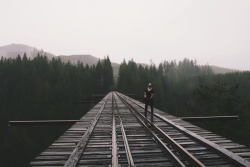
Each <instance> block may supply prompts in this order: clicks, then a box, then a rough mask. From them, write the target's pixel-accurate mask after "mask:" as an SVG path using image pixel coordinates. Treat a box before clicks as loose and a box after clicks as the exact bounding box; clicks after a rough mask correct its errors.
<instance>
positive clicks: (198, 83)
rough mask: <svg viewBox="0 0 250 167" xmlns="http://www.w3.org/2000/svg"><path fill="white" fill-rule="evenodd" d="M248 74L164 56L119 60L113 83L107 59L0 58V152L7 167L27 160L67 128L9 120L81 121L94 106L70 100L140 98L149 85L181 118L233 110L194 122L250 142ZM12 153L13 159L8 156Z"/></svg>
mask: <svg viewBox="0 0 250 167" xmlns="http://www.w3.org/2000/svg"><path fill="white" fill-rule="evenodd" d="M249 81H250V72H234V73H228V74H214V73H213V71H212V69H211V68H210V67H209V66H208V65H205V66H200V65H198V64H197V62H196V61H194V60H189V59H184V60H182V61H179V62H176V61H164V62H162V63H161V64H160V65H159V66H156V65H154V64H151V65H149V66H143V65H140V64H137V63H136V62H134V61H133V60H130V61H128V62H126V61H125V60H124V61H123V62H122V63H121V64H120V68H119V74H118V78H117V82H115V83H117V84H116V85H114V79H113V69H112V66H111V62H110V59H109V57H106V58H104V59H103V60H100V61H99V62H98V63H97V64H96V65H93V66H89V65H86V66H84V65H83V64H82V63H80V62H79V63H78V64H77V65H72V64H70V63H69V62H68V63H63V62H62V61H61V60H60V59H57V58H53V59H52V60H48V59H47V57H46V56H45V55H41V54H38V55H37V57H35V58H34V59H29V58H27V56H26V55H23V56H20V55H19V56H18V57H17V58H15V59H11V58H10V59H6V58H3V57H2V58H1V60H0V130H1V135H2V136H1V138H0V157H1V162H0V163H1V164H5V166H27V164H28V163H29V162H30V161H31V160H32V159H33V158H34V157H35V156H37V155H38V154H39V153H40V152H41V151H43V150H44V149H45V148H47V147H48V145H50V144H51V143H52V142H53V141H54V140H55V139H56V138H57V137H58V136H60V135H61V134H62V133H63V132H64V131H65V130H66V129H67V128H68V127H69V126H53V127H51V126H30V127H8V126H7V124H8V121H9V120H31V119H32V120H36V119H38V120H41V119H79V118H80V117H82V116H83V115H84V114H85V113H86V112H87V111H89V109H90V108H91V107H92V106H93V104H92V105H91V104H84V105H81V104H78V105H77V104H73V102H74V101H76V100H81V99H85V98H88V97H90V96H91V95H93V94H106V93H107V92H109V91H110V90H117V91H119V92H121V93H125V94H134V96H133V98H136V99H138V100H142V99H143V92H144V89H145V88H146V85H147V83H148V82H151V83H152V84H153V88H154V90H155V93H156V96H155V100H159V101H160V102H155V107H157V108H158V109H161V110H162V111H164V112H168V113H169V114H172V115H175V116H178V117H183V116H216V115H239V116H240V121H223V122H218V121H217V122H216V121H215V122H213V121H212V122H199V123H196V124H197V125H199V126H201V127H204V128H206V129H208V130H211V131H213V132H216V133H218V134H220V135H222V136H225V137H227V138H229V139H232V140H234V141H236V142H238V143H241V144H245V145H248V146H250V145H249V142H248V139H249V138H250V131H249V129H250V122H249V121H248V120H249V117H250V113H249V111H248V110H249V108H250V94H249V92H250V90H249V89H250V87H249ZM13 157H15V161H13Z"/></svg>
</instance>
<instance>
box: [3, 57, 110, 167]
mask: <svg viewBox="0 0 250 167" xmlns="http://www.w3.org/2000/svg"><path fill="white" fill-rule="evenodd" d="M112 86H113V70H112V67H111V62H110V60H109V57H107V58H105V59H104V60H102V61H99V62H98V63H97V65H95V66H91V67H90V66H88V65H86V66H83V64H82V63H80V62H79V63H78V64H77V65H71V64H70V63H63V62H62V61H61V60H60V59H52V60H51V61H48V59H47V57H46V56H44V55H39V54H38V56H37V57H35V58H34V59H32V60H30V59H28V58H27V56H26V55H23V56H18V57H17V58H16V59H4V58H1V60H0V132H1V133H0V134H1V137H0V164H4V166H11V167H17V166H18V167H22V166H27V165H28V163H29V162H30V161H31V160H32V159H33V158H34V157H36V156H37V155H38V154H40V152H42V151H44V150H45V148H47V147H48V146H49V145H50V144H51V143H52V142H53V141H54V140H55V139H57V138H58V137H59V136H60V135H61V134H62V133H63V132H64V131H65V130H66V129H68V128H69V127H70V126H69V125H67V126H66V125H56V126H55V125H53V126H47V125H46V126H44V125H42V126H41V125H40V126H38V125H36V126H14V127H8V121H9V120H15V121H22V120H74V119H80V118H81V117H82V116H83V115H84V114H85V113H86V112H87V111H88V110H90V109H91V108H92V107H93V105H94V104H87V103H86V104H75V103H74V102H76V101H79V100H82V99H86V98H90V97H91V96H92V95H93V94H106V93H107V92H109V91H110V89H111V88H112ZM13 160H14V161H13Z"/></svg>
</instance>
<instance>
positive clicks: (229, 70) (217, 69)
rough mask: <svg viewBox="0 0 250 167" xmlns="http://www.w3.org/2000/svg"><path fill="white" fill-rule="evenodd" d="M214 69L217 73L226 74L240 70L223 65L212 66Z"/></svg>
mask: <svg viewBox="0 0 250 167" xmlns="http://www.w3.org/2000/svg"><path fill="white" fill-rule="evenodd" d="M210 68H211V69H212V71H213V72H214V73H215V74H226V73H232V72H237V71H239V70H236V69H229V68H223V67H218V66H210Z"/></svg>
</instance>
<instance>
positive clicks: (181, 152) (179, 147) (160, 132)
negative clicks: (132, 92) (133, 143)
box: [127, 103, 205, 167]
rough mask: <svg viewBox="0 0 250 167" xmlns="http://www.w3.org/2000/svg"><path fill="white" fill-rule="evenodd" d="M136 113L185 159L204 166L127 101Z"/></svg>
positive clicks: (195, 164)
mask: <svg viewBox="0 0 250 167" xmlns="http://www.w3.org/2000/svg"><path fill="white" fill-rule="evenodd" d="M127 104H128V105H129V106H130V107H131V108H132V109H133V110H134V111H135V112H137V114H139V115H140V116H141V117H142V118H143V119H144V121H146V122H147V123H148V124H150V125H151V127H152V128H153V129H155V130H156V131H157V132H158V133H159V134H160V135H161V136H163V137H164V138H165V139H166V140H167V141H168V143H169V144H170V145H171V146H172V147H173V148H175V150H177V151H178V152H179V153H180V154H181V155H182V156H183V157H184V158H185V159H186V160H187V162H188V163H189V164H191V165H192V166H194V167H205V165H204V164H203V163H202V162H200V161H199V160H198V159H197V158H195V157H194V156H193V155H192V154H191V153H189V152H188V151H187V150H186V149H185V148H183V147H182V146H181V145H180V144H178V143H177V142H176V141H175V140H174V139H172V138H171V137H170V136H169V135H167V134H166V133H165V132H164V131H162V130H161V129H160V128H159V127H158V126H157V125H155V124H154V123H152V122H150V121H149V120H148V119H147V118H146V117H145V116H144V115H143V114H141V113H140V112H138V111H137V110H136V109H135V108H134V107H133V106H132V105H131V104H129V103H127Z"/></svg>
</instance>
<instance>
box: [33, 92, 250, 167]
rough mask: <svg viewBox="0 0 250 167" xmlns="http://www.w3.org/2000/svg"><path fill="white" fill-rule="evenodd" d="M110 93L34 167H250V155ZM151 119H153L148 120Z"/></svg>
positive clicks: (131, 100)
mask: <svg viewBox="0 0 250 167" xmlns="http://www.w3.org/2000/svg"><path fill="white" fill-rule="evenodd" d="M143 113H144V104H143V103H141V102H139V101H136V100H134V99H132V98H129V97H127V96H125V95H123V94H120V93H118V92H110V93H109V94H107V95H106V96H105V97H104V98H103V99H102V100H101V101H100V102H99V103H98V104H96V105H95V106H94V107H93V108H92V109H91V110H90V111H89V112H88V113H87V114H86V115H84V116H83V117H82V118H81V119H80V120H79V121H78V122H76V123H75V124H74V125H73V126H72V127H71V128H69V129H68V130H67V131H66V132H65V133H64V134H63V135H62V136H61V137H59V138H58V139H57V140H56V141H55V142H54V143H52V144H51V145H50V146H49V147H48V148H47V149H46V150H45V151H43V152H42V153H41V154H40V155H39V156H37V157H36V158H35V159H34V160H33V161H32V162H30V164H29V166H39V167H41V166H43V167H45V166H46V167H47V166H65V167H73V166H79V167H83V166H84V167H94V166H100V167H106V166H113V167H117V166H131V167H132V166H137V167H139V166H142V167H147V166H154V167H158V166H159V167H163V166H178V167H179V166H181V167H183V166H190V167H192V166H194V167H197V166H199V167H201V166H210V167H212V166H214V167H222V166H223V167H230V166H249V167H250V149H249V148H247V147H245V146H243V145H240V144H237V143H234V142H232V141H230V140H228V139H225V138H223V137H221V136H218V135H216V134H213V133H211V132H209V131H206V130H204V129H201V128H199V127H197V126H195V125H192V124H191V123H188V122H186V121H183V120H180V119H177V118H176V117H174V116H171V115H168V114H167V113H164V112H162V111H160V110H157V109H155V110H154V120H153V122H151V121H150V119H149V118H148V119H147V118H145V117H144V116H143ZM148 116H150V114H148Z"/></svg>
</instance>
